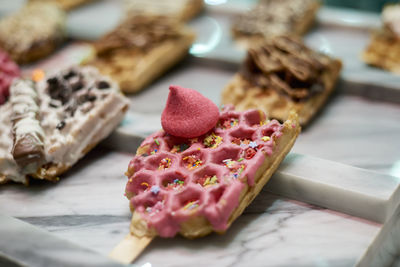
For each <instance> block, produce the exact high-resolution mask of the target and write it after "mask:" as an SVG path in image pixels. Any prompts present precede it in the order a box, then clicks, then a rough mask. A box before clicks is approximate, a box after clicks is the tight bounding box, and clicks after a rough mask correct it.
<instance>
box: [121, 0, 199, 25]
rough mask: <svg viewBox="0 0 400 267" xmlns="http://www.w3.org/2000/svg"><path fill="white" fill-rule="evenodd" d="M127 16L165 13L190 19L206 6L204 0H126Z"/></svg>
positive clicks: (169, 15) (184, 19) (176, 17)
mask: <svg viewBox="0 0 400 267" xmlns="http://www.w3.org/2000/svg"><path fill="white" fill-rule="evenodd" d="M124 4H125V6H124V10H125V13H126V16H132V15H136V14H142V15H143V14H150V15H164V16H168V17H173V18H175V19H178V20H181V21H188V20H190V19H192V18H193V17H194V16H196V15H197V14H199V13H200V12H201V11H202V10H203V8H204V2H203V0H162V1H159V0H125V1H124Z"/></svg>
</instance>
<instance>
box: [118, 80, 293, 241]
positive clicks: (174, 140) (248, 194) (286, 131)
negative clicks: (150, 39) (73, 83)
mask: <svg viewBox="0 0 400 267" xmlns="http://www.w3.org/2000/svg"><path fill="white" fill-rule="evenodd" d="M179 89H180V90H190V89H183V88H179ZM171 92H172V89H171ZM196 93H197V92H196ZM197 94H198V93H197ZM199 95H200V94H199ZM200 96H201V95H200ZM170 97H171V93H170ZM201 97H203V96H201ZM168 100H170V99H168ZM200 100H201V99H200ZM167 105H168V104H167ZM194 108H196V107H194ZM204 112H206V111H204ZM194 120H196V118H194ZM299 132H300V127H299V124H298V120H297V115H296V114H294V113H292V114H291V115H290V117H289V118H288V120H287V121H286V122H284V123H283V124H280V123H279V122H278V121H276V120H272V121H266V120H265V115H264V113H262V112H260V111H258V110H248V111H245V112H236V111H235V110H234V108H233V107H232V106H227V107H225V108H223V109H222V111H221V112H220V113H219V119H218V122H217V124H216V125H215V126H214V127H213V128H212V129H211V130H209V131H207V133H206V134H203V135H201V136H198V137H195V138H181V137H175V136H172V135H170V134H168V133H166V132H165V131H162V130H161V131H159V132H156V133H154V134H152V135H150V136H149V137H147V138H146V139H145V140H144V141H143V143H142V144H141V146H140V147H139V148H138V150H137V154H136V156H135V157H134V158H133V159H132V160H131V162H130V163H129V167H128V171H127V173H126V175H127V176H128V178H129V181H128V183H127V186H126V196H127V197H128V199H130V207H131V209H132V211H133V218H132V224H131V233H132V234H133V235H135V236H137V237H143V236H147V237H154V236H156V235H159V236H161V237H173V236H175V235H176V234H177V233H180V234H181V235H183V236H185V237H187V238H196V237H201V236H204V235H207V234H209V233H210V232H212V231H215V232H218V233H222V232H225V231H226V230H227V229H228V227H229V226H230V224H231V223H232V222H233V221H234V220H235V219H236V218H237V217H238V216H239V215H240V214H241V213H242V212H243V210H244V209H245V207H247V206H248V205H249V204H250V203H251V201H252V200H253V199H254V198H255V196H256V195H257V194H258V193H259V192H260V190H261V189H262V187H263V186H264V185H265V183H266V182H267V181H268V180H269V178H270V177H271V175H272V173H273V172H274V171H275V170H276V168H277V167H278V165H279V163H280V162H281V161H282V160H283V158H284V157H285V155H286V154H287V153H288V152H289V150H290V149H291V147H292V145H293V144H294V142H295V139H296V137H297V135H298V134H299Z"/></svg>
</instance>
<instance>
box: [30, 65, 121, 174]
mask: <svg viewBox="0 0 400 267" xmlns="http://www.w3.org/2000/svg"><path fill="white" fill-rule="evenodd" d="M79 70H80V72H81V74H83V76H84V77H85V80H86V82H87V83H88V86H86V87H87V88H89V87H90V86H91V85H93V87H94V88H93V89H92V92H94V93H95V95H96V96H97V100H96V105H94V107H93V108H92V109H91V110H90V111H89V112H87V113H84V112H83V111H82V110H81V109H77V110H76V112H75V115H74V116H73V117H69V118H67V119H65V120H64V121H65V123H66V125H65V127H64V128H63V129H62V130H58V129H56V126H57V124H58V123H59V122H60V121H61V120H62V119H63V116H64V110H63V107H62V106H60V107H58V108H52V107H49V103H50V101H54V100H52V99H51V98H50V96H49V95H48V94H47V93H46V81H45V80H44V81H42V82H40V83H39V84H38V86H37V89H38V92H39V95H40V98H41V101H42V104H41V106H40V116H41V118H42V127H43V129H44V131H45V134H46V136H47V137H48V138H46V139H45V151H46V161H48V162H52V163H53V164H56V165H64V166H71V165H73V164H74V163H75V162H77V161H78V160H79V159H80V158H81V157H82V156H83V155H84V154H85V151H84V150H85V148H86V147H88V146H89V145H90V144H93V143H96V142H98V141H99V140H100V139H99V140H93V135H94V134H96V136H101V139H102V138H104V137H105V136H107V135H108V134H109V133H110V132H111V131H112V129H113V128H115V126H116V125H118V123H119V122H120V120H121V119H122V117H121V116H119V118H118V119H117V118H116V119H115V121H114V122H113V123H111V124H110V122H109V121H108V119H109V118H110V117H113V116H116V115H117V114H118V113H120V112H121V109H122V108H123V107H124V106H128V100H127V99H126V98H125V97H123V95H121V94H120V92H119V89H118V87H117V86H116V85H115V84H114V83H113V82H111V81H110V80H109V79H107V78H105V77H103V76H100V74H99V73H98V71H97V70H96V69H95V68H92V67H84V68H80V69H79ZM100 79H102V80H106V81H107V82H109V84H110V86H111V88H108V89H103V90H99V89H97V88H95V86H94V85H95V82H96V81H99V80H100Z"/></svg>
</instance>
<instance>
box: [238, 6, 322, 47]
mask: <svg viewBox="0 0 400 267" xmlns="http://www.w3.org/2000/svg"><path fill="white" fill-rule="evenodd" d="M319 5H320V4H319V1H317V0H280V1H275V0H263V1H260V2H259V3H258V4H257V5H256V6H255V7H254V8H253V9H252V10H250V11H248V12H247V13H245V14H243V15H241V16H239V17H238V18H237V19H236V20H235V22H234V25H233V28H232V31H233V35H234V37H235V39H237V40H238V41H240V42H243V43H245V44H246V45H251V43H252V42H256V41H262V40H265V39H269V38H271V37H274V36H277V35H282V34H286V35H297V36H301V35H303V34H304V33H305V32H306V31H307V30H308V29H309V28H310V27H311V25H312V23H313V22H314V18H315V15H316V12H317V11H318V8H319Z"/></svg>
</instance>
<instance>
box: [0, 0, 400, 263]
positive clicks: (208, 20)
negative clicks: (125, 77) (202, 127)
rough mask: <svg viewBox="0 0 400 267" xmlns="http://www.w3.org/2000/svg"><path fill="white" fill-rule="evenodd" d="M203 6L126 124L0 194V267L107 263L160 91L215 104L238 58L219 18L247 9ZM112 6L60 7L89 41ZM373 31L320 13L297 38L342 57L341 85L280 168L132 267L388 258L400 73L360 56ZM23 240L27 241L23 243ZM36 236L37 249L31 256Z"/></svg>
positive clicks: (66, 55)
mask: <svg viewBox="0 0 400 267" xmlns="http://www.w3.org/2000/svg"><path fill="white" fill-rule="evenodd" d="M7 2H13V1H7ZM15 2H18V1H15ZM15 2H14V3H15ZM20 2H21V1H20ZM206 2H207V3H209V5H207V9H208V10H207V12H205V13H204V14H203V15H201V16H200V17H198V18H197V19H195V20H194V21H192V22H191V25H192V26H193V27H194V28H195V29H196V31H197V33H198V39H197V41H196V43H195V45H194V46H193V47H192V49H191V51H190V54H191V56H190V57H188V58H187V59H186V60H185V61H184V62H182V63H181V64H179V65H178V66H177V67H176V68H174V69H173V70H171V71H170V72H168V73H167V74H166V75H165V76H163V77H162V78H161V79H159V80H157V81H156V82H154V83H153V84H152V85H151V86H149V88H147V89H146V90H145V91H143V92H141V93H139V94H137V95H133V96H129V97H130V99H131V107H130V110H129V112H128V114H127V116H126V118H125V120H124V122H123V124H122V125H121V126H120V127H119V128H118V129H117V130H116V131H115V132H114V133H113V134H112V135H111V136H110V137H109V138H108V139H107V140H105V141H104V142H103V143H102V146H101V147H99V148H96V149H95V150H94V151H92V152H91V153H89V154H88V155H87V156H86V157H85V158H84V159H83V160H82V161H81V162H79V163H78V164H77V166H76V167H74V168H73V169H72V170H71V171H69V172H68V173H67V174H66V175H65V176H64V177H62V179H61V180H60V182H58V183H57V184H50V183H40V182H36V183H33V184H32V185H31V186H30V187H23V186H21V185H13V184H10V185H5V186H2V187H1V188H0V192H1V193H0V203H2V204H0V213H1V214H4V215H2V216H0V229H1V230H0V236H2V237H3V236H4V237H8V238H9V239H7V238H4V239H2V240H0V258H1V256H4V258H3V259H4V260H2V259H0V265H2V264H3V262H2V261H4V262H5V263H4V265H5V264H9V265H10V266H13V265H11V264H12V263H10V262H15V263H16V264H17V265H18V264H22V265H23V264H26V262H27V261H28V262H29V264H30V266H43V265H46V264H47V265H51V264H53V265H54V264H55V262H56V263H57V264H60V265H62V266H68V265H70V266H74V263H76V262H79V263H80V264H79V265H80V266H117V265H116V264H113V263H112V262H110V261H109V260H108V259H107V258H106V255H107V254H108V253H109V252H110V251H111V249H112V248H113V247H114V246H115V245H116V244H117V243H118V242H119V241H120V240H121V239H122V238H123V237H124V236H125V235H126V234H127V233H128V227H129V223H130V215H131V213H130V211H129V208H128V201H127V200H126V198H125V197H124V196H123V193H124V187H125V184H126V180H127V179H126V177H124V172H125V170H126V168H127V165H128V162H129V160H130V159H131V158H132V156H133V154H134V152H135V150H136V148H137V146H138V145H139V144H140V142H141V141H142V140H143V137H144V136H146V135H147V134H149V133H152V132H154V131H156V130H158V129H160V128H161V125H160V115H161V112H162V109H163V107H164V104H165V101H166V98H167V95H168V86H169V85H170V84H178V85H181V86H183V87H189V88H194V89H197V90H198V91H199V92H201V93H202V94H204V95H205V96H206V97H208V98H210V99H212V100H213V101H214V102H215V103H217V104H219V103H220V92H221V89H222V88H223V87H224V86H225V85H226V84H227V83H228V81H229V80H230V79H231V78H232V76H233V74H234V73H235V72H236V71H237V69H238V68H239V63H240V62H241V60H242V59H243V57H244V55H245V53H244V50H243V49H241V48H239V47H237V46H235V45H234V44H233V42H232V41H231V39H230V36H229V34H230V31H229V23H230V18H231V17H232V16H234V14H237V12H241V11H243V10H244V9H247V8H249V6H248V5H243V1H229V2H230V3H229V4H222V5H211V3H213V4H215V3H217V2H218V1H206ZM221 2H224V1H221ZM225 2H226V1H225ZM250 2H251V1H250ZM3 9H7V8H6V6H4V5H1V8H0V14H2V13H4V12H2V10H3ZM11 9H12V7H10V8H9V9H8V10H11ZM121 13H122V10H121V7H120V5H119V4H118V2H116V1H100V2H98V3H94V4H92V5H88V6H86V7H84V8H82V9H79V10H76V11H73V12H72V13H71V14H70V15H69V21H68V31H69V33H70V35H71V36H73V37H75V38H77V39H81V38H86V39H96V38H97V37H98V36H100V35H101V34H103V33H104V32H105V31H107V30H109V29H111V28H112V27H113V26H114V25H115V24H116V23H117V22H118V18H119V17H120V15H121ZM99 21H101V23H99ZM376 26H379V19H378V17H377V15H373V14H369V13H361V12H360V13H357V12H355V13H354V12H349V11H347V10H343V9H332V8H322V10H321V12H320V13H319V18H318V24H317V26H316V27H315V28H314V29H313V30H312V31H311V33H309V34H308V35H307V36H306V41H307V43H308V44H309V45H311V46H313V47H314V48H315V49H318V50H321V51H324V52H327V53H330V54H332V55H334V56H336V57H338V58H341V59H342V60H343V62H344V69H343V72H342V78H341V82H340V83H339V85H338V88H337V89H338V92H337V93H336V94H335V96H334V97H333V98H332V99H331V100H330V101H329V103H328V105H327V107H326V108H325V109H324V110H323V111H322V112H321V113H320V114H319V115H318V117H317V118H316V119H315V120H314V121H313V123H312V124H311V125H310V126H308V127H307V128H306V129H304V131H303V133H302V134H301V136H300V137H299V139H298V141H297V143H296V144H295V146H294V148H293V150H292V153H291V154H290V155H289V156H288V157H287V158H286V159H285V161H284V162H283V164H282V165H281V167H280V168H279V170H278V172H277V173H276V174H275V175H274V176H273V178H272V179H271V181H270V182H269V183H268V184H267V186H266V187H265V188H264V190H263V191H262V192H261V193H260V195H259V196H258V197H257V198H256V199H255V200H254V202H253V203H252V204H251V205H250V206H249V207H248V208H247V209H246V210H245V213H244V214H243V215H242V216H241V217H240V218H239V219H238V220H237V221H236V222H235V223H234V224H233V225H232V227H231V228H230V229H229V230H228V231H227V233H226V234H225V235H217V234H212V235H210V236H207V237H205V238H201V239H198V240H186V239H183V238H180V237H177V238H174V239H161V238H157V239H156V240H154V241H153V242H152V244H151V245H150V246H149V247H148V248H147V249H146V250H145V252H144V253H143V254H142V255H141V256H140V257H139V258H138V260H137V262H136V265H138V266H146V267H148V266H187V265H189V264H190V265H193V262H196V264H198V265H207V266H243V265H246V264H249V263H251V264H252V265H253V266H265V263H266V262H268V265H271V266H276V265H279V266H294V265H295V266H321V265H322V266H353V265H359V266H370V265H374V266H386V265H390V264H391V263H392V262H393V261H394V260H395V255H397V254H398V252H399V251H400V245H399V244H398V241H396V240H399V238H400V227H399V218H400V210H399V208H398V207H399V202H400V195H399V194H400V193H399V190H400V189H399V183H400V179H399V178H398V177H400V162H399V161H398V158H399V156H400V154H399V153H400V152H399V149H398V144H399V142H398V133H399V132H400V125H398V123H396V124H395V123H393V122H396V121H399V119H400V107H399V106H398V105H396V103H397V102H399V101H400V90H399V87H398V84H400V76H395V75H392V74H390V73H387V72H383V71H380V70H378V69H375V68H371V67H368V66H365V65H364V64H363V63H362V62H361V61H360V60H359V54H360V52H361V50H362V48H363V47H364V46H365V45H366V43H367V41H368V36H369V33H368V31H369V29H371V28H373V27H376ZM87 53H89V50H88V47H87V45H86V44H84V43H72V44H69V45H67V46H66V47H64V48H63V49H62V50H61V51H59V52H58V53H57V55H55V56H54V57H51V58H50V59H49V60H46V61H42V62H40V63H39V64H37V65H34V66H28V67H26V68H25V70H24V71H25V73H29V71H30V70H32V69H33V68H37V67H41V68H44V69H48V70H50V69H54V68H61V67H62V66H65V65H69V64H73V63H79V62H80V61H81V60H82V59H83V58H84V57H85V56H86V55H87ZM376 100H385V101H380V102H379V101H376ZM388 102H392V103H388ZM382 129H384V130H382ZM377 139H378V140H381V141H380V142H378V141H377ZM382 140H384V141H382ZM323 158H325V159H323ZM350 165H352V166H358V167H361V168H362V169H361V168H358V167H351V166H350ZM366 169H372V170H374V171H379V173H378V172H374V171H370V170H366ZM8 216H12V217H16V218H18V219H20V220H22V221H24V222H27V223H29V224H31V225H27V224H24V223H22V222H20V221H16V220H15V219H12V218H10V217H8ZM32 225H34V226H32ZM37 228H39V229H37ZM43 230H46V231H48V232H50V233H45V232H43ZM6 233H8V235H6ZM16 236H18V240H17V242H14V240H15V239H13V238H14V237H16ZM10 240H12V241H13V242H11V241H10ZM24 240H32V241H30V242H29V243H26V244H25V243H24ZM64 240H65V241H64ZM35 241H36V242H35ZM21 243H24V244H25V245H21ZM35 243H37V244H41V246H40V249H37V250H34V251H33V250H32V249H31V247H32V246H33V244H35ZM5 252H6V253H5ZM3 254H5V255H3ZM49 255H54V257H49ZM5 259H7V260H5ZM74 260H76V262H74ZM6 266H7V265H6Z"/></svg>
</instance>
